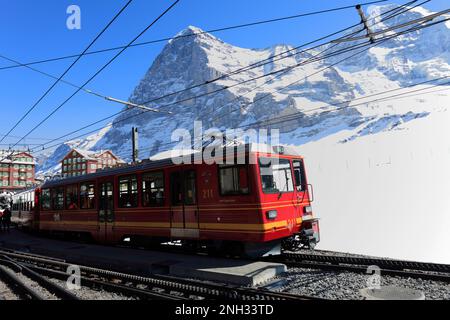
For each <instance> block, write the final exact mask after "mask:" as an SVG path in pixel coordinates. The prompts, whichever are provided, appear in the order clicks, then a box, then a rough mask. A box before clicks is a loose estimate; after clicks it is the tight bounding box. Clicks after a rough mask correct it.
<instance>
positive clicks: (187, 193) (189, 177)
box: [184, 170, 197, 204]
mask: <svg viewBox="0 0 450 320" xmlns="http://www.w3.org/2000/svg"><path fill="white" fill-rule="evenodd" d="M196 198H197V196H196V190H195V171H193V170H190V171H186V172H184V203H185V204H195V203H196Z"/></svg>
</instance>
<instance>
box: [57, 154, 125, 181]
mask: <svg viewBox="0 0 450 320" xmlns="http://www.w3.org/2000/svg"><path fill="white" fill-rule="evenodd" d="M123 163H125V162H124V161H123V160H121V159H120V158H119V157H117V156H115V155H114V153H112V152H111V151H110V150H104V151H103V150H102V151H88V150H82V149H78V148H73V149H72V150H70V152H69V153H68V154H67V155H66V156H65V157H64V158H63V160H62V161H61V175H62V176H63V177H76V176H81V175H85V174H89V173H94V172H96V171H97V170H98V169H103V168H107V167H114V166H117V165H119V164H123Z"/></svg>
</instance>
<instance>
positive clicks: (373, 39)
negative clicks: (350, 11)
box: [355, 4, 375, 43]
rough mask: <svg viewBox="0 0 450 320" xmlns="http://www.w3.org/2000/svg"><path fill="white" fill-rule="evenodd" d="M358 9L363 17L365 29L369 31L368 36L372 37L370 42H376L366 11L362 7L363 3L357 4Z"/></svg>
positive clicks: (362, 21)
mask: <svg viewBox="0 0 450 320" xmlns="http://www.w3.org/2000/svg"><path fill="white" fill-rule="evenodd" d="M355 8H356V10H357V11H358V14H359V16H360V17H361V23H362V24H363V25H364V29H365V30H366V31H367V36H368V37H369V39H370V43H374V42H375V38H374V36H373V35H372V30H370V27H369V25H368V23H367V18H366V15H365V14H364V11H363V10H362V9H361V5H360V4H358V5H356V7H355Z"/></svg>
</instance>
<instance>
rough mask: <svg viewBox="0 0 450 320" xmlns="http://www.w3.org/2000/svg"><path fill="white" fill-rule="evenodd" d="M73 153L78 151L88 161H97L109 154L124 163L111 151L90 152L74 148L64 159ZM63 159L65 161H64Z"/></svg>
mask: <svg viewBox="0 0 450 320" xmlns="http://www.w3.org/2000/svg"><path fill="white" fill-rule="evenodd" d="M73 151H76V152H77V153H79V154H80V155H81V156H83V158H85V159H87V160H94V161H97V160H98V159H97V158H98V157H99V156H100V155H102V154H104V153H106V152H109V153H110V154H111V155H112V156H113V157H114V158H116V159H117V161H118V162H121V163H124V161H123V160H122V159H120V158H119V157H118V156H116V155H115V154H114V153H113V152H112V151H111V150H100V151H90V150H85V149H79V148H72V149H71V150H70V151H69V152H68V153H67V154H66V156H65V157H64V158H66V157H67V156H68V155H70V154H71V153H72V152H73ZM64 158H63V159H64Z"/></svg>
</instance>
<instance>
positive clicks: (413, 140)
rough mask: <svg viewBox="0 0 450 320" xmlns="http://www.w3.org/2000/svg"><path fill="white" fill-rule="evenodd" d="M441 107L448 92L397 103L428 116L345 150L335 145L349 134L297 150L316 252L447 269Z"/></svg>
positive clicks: (448, 155)
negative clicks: (310, 194) (316, 232)
mask: <svg viewBox="0 0 450 320" xmlns="http://www.w3.org/2000/svg"><path fill="white" fill-rule="evenodd" d="M449 102H450V87H447V91H442V92H438V93H435V94H433V95H428V96H427V99H426V100H424V99H423V98H422V97H420V96H415V97H409V98H404V99H402V100H397V101H396V102H395V103H396V104H397V105H400V106H402V107H404V108H417V107H419V106H421V107H419V108H420V109H422V108H426V109H427V110H428V111H429V112H430V114H429V116H427V117H425V118H420V119H417V120H415V121H410V122H404V123H399V124H398V125H397V126H396V127H395V129H393V130H384V131H382V132H379V133H376V134H369V135H364V136H360V137H358V139H355V140H353V141H351V142H348V143H340V141H342V140H345V139H348V137H349V136H352V135H354V134H355V132H354V130H344V131H342V132H340V133H337V134H334V135H331V136H328V137H326V138H324V139H322V140H320V141H316V142H311V143H307V144H305V145H304V146H303V148H304V149H303V151H304V154H305V158H306V166H307V170H308V177H309V182H310V183H312V184H313V186H314V195H315V202H314V203H313V209H314V211H315V213H316V214H318V215H319V217H320V218H321V221H320V223H321V235H322V238H321V243H320V245H319V246H318V248H322V249H330V250H337V251H347V252H358V253H362V254H369V255H379V256H388V257H393V258H403V259H410V260H419V261H432V262H440V263H447V264H449V263H450V233H449V231H448V230H449V226H450V214H449V213H450V197H449V196H448V193H449V190H450V166H449V163H450V141H449V140H448V137H450V126H449V123H450V103H449ZM388 104H389V102H386V103H384V104H382V105H381V106H380V107H387V106H388Z"/></svg>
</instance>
